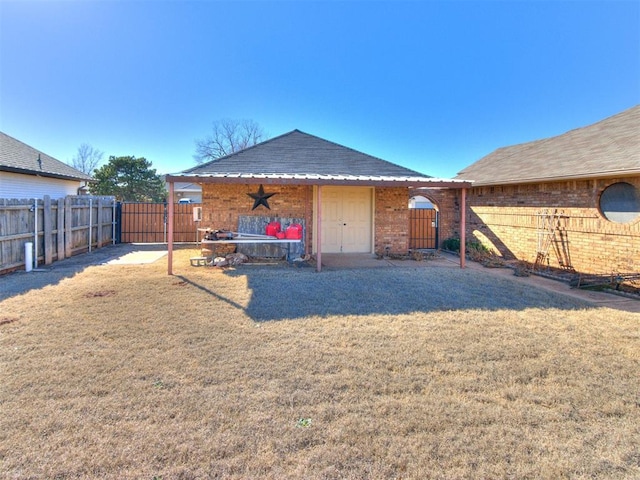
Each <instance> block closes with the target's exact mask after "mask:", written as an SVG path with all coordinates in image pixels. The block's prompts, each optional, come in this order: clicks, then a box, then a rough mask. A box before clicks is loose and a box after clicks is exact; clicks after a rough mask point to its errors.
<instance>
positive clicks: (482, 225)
mask: <svg viewBox="0 0 640 480" xmlns="http://www.w3.org/2000/svg"><path fill="white" fill-rule="evenodd" d="M620 181H624V182H627V183H631V184H633V185H635V186H636V188H640V177H627V178H617V179H594V180H579V181H578V180H577V181H567V182H548V183H538V184H526V185H524V184H523V185H504V186H495V187H475V188H472V189H470V190H469V191H468V193H467V206H468V209H467V239H468V241H479V242H481V243H482V244H484V245H485V246H487V247H488V248H490V249H492V250H493V251H494V252H496V253H498V254H499V255H502V256H503V257H505V258H508V259H513V258H517V259H520V260H525V261H528V262H534V261H535V259H536V255H537V251H538V241H539V234H538V232H539V229H538V222H539V221H540V218H539V217H538V214H539V213H541V212H542V211H544V210H548V211H554V210H556V211H558V212H560V213H562V214H563V215H564V217H563V218H561V219H560V226H561V228H560V231H561V232H562V233H563V237H564V241H563V242H561V243H560V245H559V246H560V247H561V248H560V255H557V254H556V252H555V251H554V249H553V248H550V249H549V256H548V264H549V265H550V266H552V267H559V266H561V263H560V261H562V262H564V263H570V264H571V265H572V266H573V268H575V269H576V270H577V271H579V272H585V273H611V272H639V271H640V219H636V220H635V221H634V222H631V223H627V224H619V223H615V222H611V221H609V220H607V219H606V218H605V217H604V216H603V215H602V213H601V212H600V210H599V208H598V202H599V199H600V194H601V193H602V191H603V190H604V189H605V188H606V187H607V186H609V185H611V184H613V183H616V182H620ZM438 195H440V197H439V198H438V199H436V202H437V203H438V205H439V206H440V211H441V218H443V217H444V212H443V208H442V206H441V204H440V202H442V204H443V205H444V204H447V203H448V204H449V205H451V202H453V206H454V208H455V202H456V200H458V201H459V195H460V193H459V192H456V191H452V190H448V191H441V192H439V193H438ZM425 196H427V195H425ZM427 197H428V196H427ZM428 198H429V197H428ZM438 200H440V202H438ZM452 220H453V221H452V222H448V223H447V225H446V228H442V227H443V223H444V222H441V237H440V238H441V239H445V238H447V236H458V235H459V226H460V224H459V221H458V218H457V215H455V216H454V217H453V219H452ZM445 230H446V231H445Z"/></svg>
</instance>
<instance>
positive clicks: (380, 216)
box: [202, 184, 409, 253]
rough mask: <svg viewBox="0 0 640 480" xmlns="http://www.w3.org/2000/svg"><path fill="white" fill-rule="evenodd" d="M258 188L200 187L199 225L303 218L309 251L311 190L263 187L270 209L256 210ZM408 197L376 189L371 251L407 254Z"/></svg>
mask: <svg viewBox="0 0 640 480" xmlns="http://www.w3.org/2000/svg"><path fill="white" fill-rule="evenodd" d="M257 191H258V185H226V184H204V185H203V187H202V216H203V221H202V225H203V226H204V227H211V228H215V229H223V230H231V231H237V229H238V216H240V215H256V216H280V217H297V218H304V219H305V222H306V229H305V236H306V239H305V245H307V248H308V249H309V251H311V245H312V239H313V199H314V195H313V187H312V186H306V185H305V186H292V185H265V186H264V191H265V192H266V193H275V195H273V196H272V197H270V198H269V200H268V202H269V206H270V207H271V209H270V210H267V209H266V208H265V207H263V206H260V207H258V208H256V209H255V210H251V208H252V207H253V199H252V198H251V197H249V195H248V194H249V193H255V192H257ZM408 202H409V197H408V194H407V189H406V188H376V189H375V201H374V225H375V228H374V237H375V238H374V249H375V251H376V252H384V249H385V247H389V251H390V252H392V253H406V252H407V251H408V248H409V232H408V229H409V208H408Z"/></svg>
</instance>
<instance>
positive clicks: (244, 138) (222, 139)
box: [193, 118, 265, 163]
mask: <svg viewBox="0 0 640 480" xmlns="http://www.w3.org/2000/svg"><path fill="white" fill-rule="evenodd" d="M264 138H265V133H264V131H263V130H262V127H260V125H258V123H256V122H255V121H253V120H233V119H229V118H226V119H222V120H216V121H215V122H213V132H212V134H211V135H209V136H207V137H206V138H203V139H200V140H196V153H195V155H194V156H193V158H194V159H195V160H196V162H198V163H203V162H208V161H210V160H215V159H216V158H220V157H224V156H225V155H229V154H231V153H234V152H237V151H239V150H243V149H245V148H247V147H250V146H252V145H255V144H257V143H260V142H261V141H262V140H263V139H264Z"/></svg>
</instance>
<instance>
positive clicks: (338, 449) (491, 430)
mask: <svg viewBox="0 0 640 480" xmlns="http://www.w3.org/2000/svg"><path fill="white" fill-rule="evenodd" d="M190 255H193V252H192V251H188V250H185V251H178V252H176V254H175V265H176V269H175V270H176V273H177V274H176V275H175V276H172V277H170V276H167V275H166V260H164V259H163V260H160V261H158V262H156V263H154V264H151V265H142V266H140V265H138V266H126V265H123V266H93V267H89V268H87V269H85V270H84V271H82V272H81V273H78V274H77V275H75V276H73V277H72V278H67V279H64V280H63V281H61V282H60V283H58V284H56V285H51V286H47V287H44V288H40V289H34V290H31V291H29V292H28V293H25V294H23V295H18V296H13V297H11V298H8V299H5V300H4V301H2V302H0V477H1V478H9V479H14V478H15V479H27V478H28V479H32V478H38V479H39V478H57V479H71V478H96V479H97V478H99V479H126V478H135V479H149V480H151V479H154V478H162V479H165V480H166V479H190V478H273V479H276V478H277V479H281V478H305V479H333V478H347V479H361V478H371V479H391V478H402V479H429V478H433V479H456V478H517V479H534V478H535V479H539V478H543V479H560V478H571V479H587V478H589V479H591V478H614V479H615V478H620V479H622V478H625V479H627V478H640V389H639V380H638V379H639V378H640V314H633V313H626V312H619V311H615V310H609V309H598V308H591V307H588V306H585V305H580V304H576V303H575V301H573V300H568V299H566V298H564V297H560V296H556V295H554V294H552V293H549V292H544V291H538V290H532V289H529V290H526V289H524V288H523V287H519V286H517V285H515V284H514V283H512V282H509V281H506V280H503V279H500V278H497V277H495V278H494V277H491V276H490V274H489V273H483V272H474V271H469V270H465V271H461V270H459V269H455V268H452V269H447V268H420V269H403V268H393V269H371V270H349V271H324V272H322V273H320V274H317V273H315V272H314V271H313V269H311V268H306V269H305V268H294V267H290V268H280V267H277V268H273V267H240V268H239V269H237V270H235V271H234V270H228V271H225V272H223V271H220V270H216V269H212V268H205V267H201V268H193V267H188V259H187V258H188V256H190ZM10 281H11V275H9V276H6V277H4V278H0V288H2V282H10Z"/></svg>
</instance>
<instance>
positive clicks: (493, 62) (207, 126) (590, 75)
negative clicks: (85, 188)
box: [0, 0, 640, 178]
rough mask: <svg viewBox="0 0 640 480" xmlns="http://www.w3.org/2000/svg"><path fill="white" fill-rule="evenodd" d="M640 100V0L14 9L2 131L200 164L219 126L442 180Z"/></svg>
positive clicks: (165, 164) (8, 27)
mask: <svg viewBox="0 0 640 480" xmlns="http://www.w3.org/2000/svg"><path fill="white" fill-rule="evenodd" d="M638 103H640V2H639V1H636V0H634V1H615V0H609V1H595V2H587V1H566V2H560V1H489V2H487V1H447V2H440V1H423V2H420V1H409V2H401V1H379V2H373V1H347V2H338V1H323V2H313V1H296V2H272V1H253V2H249V1H234V2H222V1H197V2H189V1H151V0H149V1H144V0H138V1H126V0H120V1H118V0H111V1H106V0H103V1H100V0H94V1H91V0H87V1H82V2H81V1H62V2H56V1H36V2H34V1H25V0H21V1H15V2H14V1H0V130H2V131H3V132H5V133H7V134H8V135H11V136H13V137H15V138H17V139H19V140H21V141H23V142H25V143H27V144H29V145H31V146H33V147H35V148H37V149H39V150H42V151H44V152H45V153H47V154H49V155H52V156H54V157H55V158H58V159H59V160H62V161H65V162H67V161H70V160H71V158H72V157H73V156H74V155H75V153H76V151H77V149H78V146H79V145H80V144H81V143H89V144H91V145H93V146H94V147H96V148H98V149H100V150H102V151H104V152H105V160H106V158H108V156H109V155H115V156H121V155H135V156H137V157H146V158H147V159H148V160H150V161H151V162H152V163H153V167H154V168H156V169H157V171H158V173H175V172H179V171H181V170H184V169H186V168H189V167H191V166H193V165H195V161H194V160H193V157H192V155H193V153H194V151H195V143H194V142H195V140H196V139H198V138H202V137H204V136H206V135H207V134H208V133H209V132H210V130H211V125H212V122H213V121H214V120H218V119H222V118H234V119H252V120H255V121H256V122H258V123H259V124H260V125H261V126H262V128H263V129H264V130H265V131H266V132H267V134H268V136H269V137H274V136H278V135H281V134H283V133H286V132H289V131H291V130H293V129H296V128H297V129H299V130H302V131H304V132H307V133H310V134H313V135H317V136H319V137H322V138H325V139H327V140H331V141H334V142H337V143H340V144H342V145H345V146H348V147H351V148H355V149H357V150H360V151H363V152H365V153H368V154H371V155H374V156H377V157H380V158H383V159H385V160H389V161H392V162H394V163H398V164H400V165H403V166H405V167H408V168H412V169H414V170H418V171H419V172H422V173H425V174H428V175H432V176H435V177H442V178H447V177H453V176H455V175H456V173H457V172H459V171H460V170H462V169H463V168H464V167H466V166H467V165H469V164H471V163H473V162H474V161H476V160H478V159H480V158H481V157H483V156H484V155H487V154H489V153H491V152H492V151H493V150H495V149H496V148H499V147H502V146H507V145H513V144H517V143H522V142H527V141H531V140H536V139H539V138H545V137H549V136H553V135H558V134H561V133H564V132H565V131H567V130H571V129H573V128H577V127H581V126H585V125H589V124H591V123H594V122H596V121H598V120H601V119H604V118H606V117H609V116H611V115H614V114H616V113H619V112H621V111H623V110H625V109H627V108H630V107H632V106H634V105H637V104H638Z"/></svg>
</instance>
